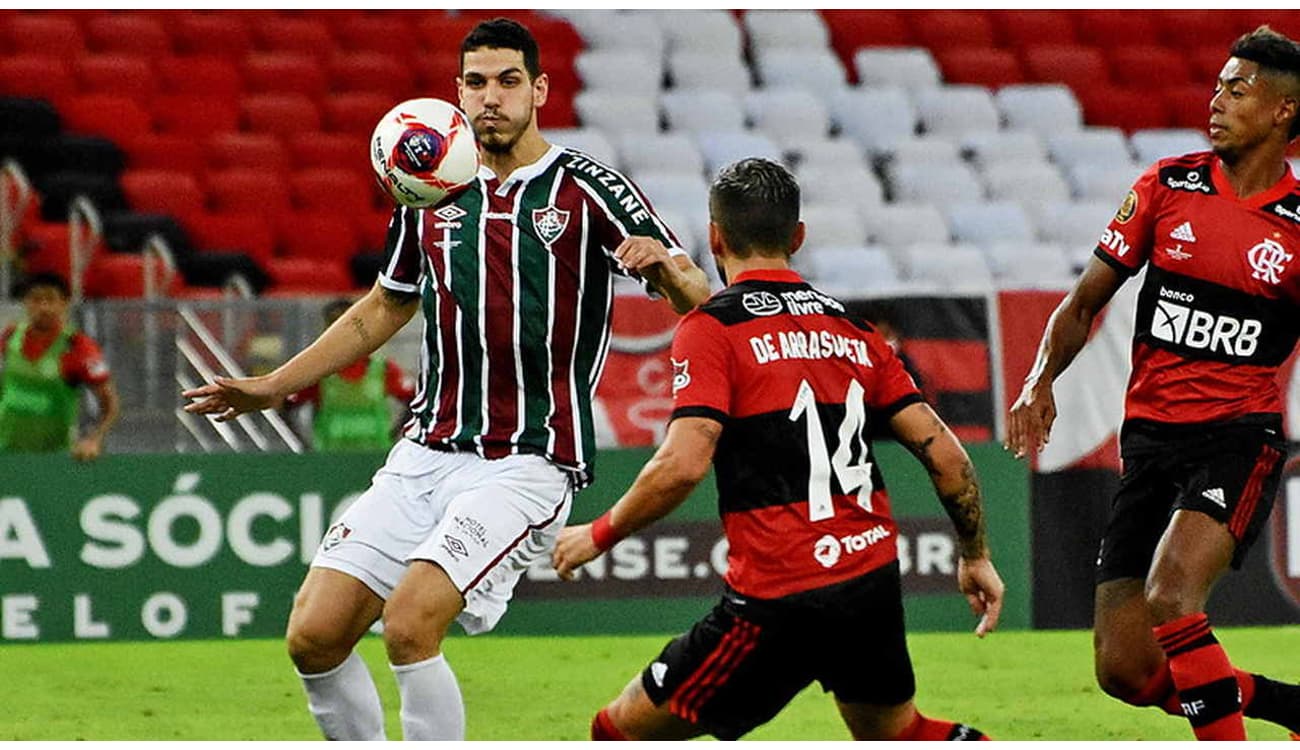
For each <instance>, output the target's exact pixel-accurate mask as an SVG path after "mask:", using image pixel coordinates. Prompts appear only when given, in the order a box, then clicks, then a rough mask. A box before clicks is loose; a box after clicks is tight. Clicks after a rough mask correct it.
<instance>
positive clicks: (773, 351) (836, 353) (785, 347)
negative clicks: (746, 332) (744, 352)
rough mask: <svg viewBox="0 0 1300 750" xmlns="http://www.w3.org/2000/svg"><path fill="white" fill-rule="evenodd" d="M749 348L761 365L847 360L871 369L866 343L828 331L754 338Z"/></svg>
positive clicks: (752, 337) (793, 332) (800, 332)
mask: <svg viewBox="0 0 1300 750" xmlns="http://www.w3.org/2000/svg"><path fill="white" fill-rule="evenodd" d="M749 348H750V350H751V351H753V352H754V360H755V361H756V362H758V364H760V365H765V364H767V363H769V362H776V361H778V360H782V359H832V358H836V357H838V358H841V359H847V360H848V361H850V362H852V363H853V364H856V365H864V366H866V367H871V366H872V364H871V358H870V357H868V356H867V343H866V342H865V341H862V340H861V339H856V338H850V337H848V336H844V335H842V334H839V333H832V332H830V331H826V330H810V331H777V332H776V333H765V334H763V335H762V336H751V337H750V339H749Z"/></svg>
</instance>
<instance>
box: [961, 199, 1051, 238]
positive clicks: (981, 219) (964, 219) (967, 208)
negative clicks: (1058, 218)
mask: <svg viewBox="0 0 1300 750" xmlns="http://www.w3.org/2000/svg"><path fill="white" fill-rule="evenodd" d="M944 214H946V215H947V217H948V228H949V230H951V231H952V236H953V239H954V240H956V241H957V242H969V243H972V244H975V245H988V244H992V243H995V242H1007V241H1013V242H1033V241H1034V224H1033V221H1032V220H1031V219H1030V218H1029V215H1028V214H1026V213H1025V210H1024V209H1023V208H1021V207H1020V204H1019V203H1015V202H1012V201H994V202H985V203H954V204H951V205H949V206H947V207H946V208H945V209H944Z"/></svg>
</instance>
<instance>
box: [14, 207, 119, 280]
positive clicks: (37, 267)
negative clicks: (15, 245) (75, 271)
mask: <svg viewBox="0 0 1300 750" xmlns="http://www.w3.org/2000/svg"><path fill="white" fill-rule="evenodd" d="M69 241H70V240H69V230H68V225H67V224H61V223H53V222H44V221H41V222H36V223H35V224H32V225H31V226H29V227H28V228H27V231H26V242H25V244H24V246H23V248H22V249H21V251H20V252H21V258H20V262H21V264H22V268H23V270H24V271H26V272H27V273H29V274H33V273H45V272H51V273H57V274H59V275H60V276H62V277H63V278H65V279H68V278H71V276H72V261H71V259H70V258H69V257H68V243H69ZM102 252H104V246H103V243H102V242H100V243H96V244H95V246H94V247H92V248H91V253H90V254H91V258H94V257H95V256H96V255H98V254H100V253H102Z"/></svg>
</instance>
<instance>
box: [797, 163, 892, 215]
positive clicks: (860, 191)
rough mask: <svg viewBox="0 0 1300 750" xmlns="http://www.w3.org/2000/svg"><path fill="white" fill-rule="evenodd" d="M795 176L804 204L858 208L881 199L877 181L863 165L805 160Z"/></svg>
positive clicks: (880, 201) (882, 199) (879, 201)
mask: <svg viewBox="0 0 1300 750" xmlns="http://www.w3.org/2000/svg"><path fill="white" fill-rule="evenodd" d="M798 175H799V194H800V195H801V196H802V197H803V199H804V200H805V201H806V202H808V203H849V204H852V205H854V206H857V207H858V209H859V210H862V209H865V208H868V207H874V206H879V205H880V204H881V203H883V202H884V200H885V189H884V188H883V187H882V186H881V185H880V180H878V179H876V176H875V174H873V173H872V172H870V171H868V170H867V168H866V167H864V166H860V165H859V166H854V165H852V164H849V163H846V162H841V163H839V164H834V163H829V164H806V163H805V164H802V165H800V167H799V169H798Z"/></svg>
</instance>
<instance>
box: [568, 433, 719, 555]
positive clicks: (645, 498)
mask: <svg viewBox="0 0 1300 750" xmlns="http://www.w3.org/2000/svg"><path fill="white" fill-rule="evenodd" d="M721 435H722V424H721V423H719V422H717V421H716V420H712V419H709V418H707V417H679V418H678V419H674V420H673V421H672V423H671V424H669V425H668V436H667V437H666V438H665V439H664V443H663V445H661V446H659V450H658V451H656V452H655V455H654V457H653V458H651V459H650V461H649V462H648V463H647V464H646V465H645V466H644V467H642V469H641V473H640V474H638V475H637V478H636V481H635V482H633V483H632V486H631V487H630V488H629V489H628V491H627V492H626V493H624V494H623V497H621V498H619V500H618V502H617V503H614V506H613V507H612V508H610V509H609V510H608V511H606V512H605V514H604V515H602V516H601V517H600V518H597V519H596V520H595V521H593V522H591V523H586V524H582V525H580V526H569V527H566V528H565V529H563V530H562V531H560V538H559V540H558V541H557V542H556V543H555V551H554V552H553V553H552V554H551V563H552V564H553V565H554V566H555V570H556V572H557V573H559V574H560V577H561V578H564V579H566V580H568V579H571V578H573V571H574V570H576V569H577V568H579V567H580V566H581V565H582V564H583V563H585V562H587V561H589V560H593V559H595V558H596V557H598V556H599V555H600V553H602V552H604V551H605V550H607V549H609V548H610V547H613V546H614V545H615V544H616V543H617V542H618V541H619V540H620V539H622V538H623V537H626V536H628V535H630V534H634V533H636V532H637V531H640V530H641V529H643V528H645V527H646V526H649V525H650V524H652V523H654V522H655V521H657V520H659V519H660V518H663V517H664V516H666V515H668V514H669V513H671V512H672V511H673V509H674V508H676V507H677V506H678V505H681V504H682V501H683V500H685V499H686V497H687V496H688V495H690V494H691V490H693V489H695V485H697V484H699V483H700V481H701V480H703V479H704V477H705V476H706V475H707V474H708V473H709V465H710V464H711V463H712V462H713V451H714V449H715V448H717V445H718V438H719V437H720V436H721Z"/></svg>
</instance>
